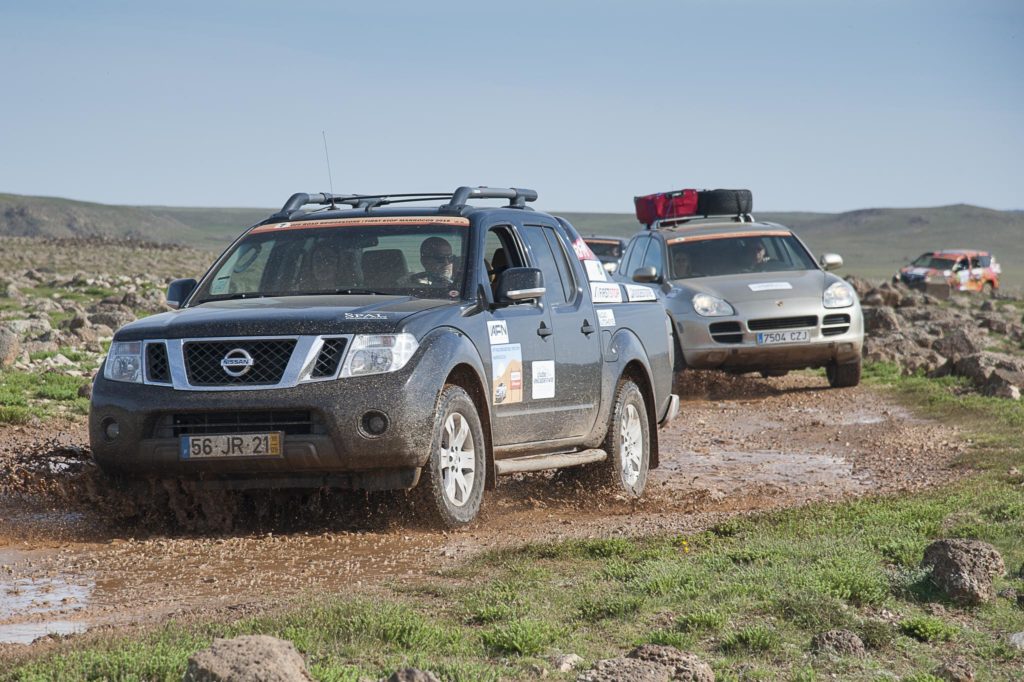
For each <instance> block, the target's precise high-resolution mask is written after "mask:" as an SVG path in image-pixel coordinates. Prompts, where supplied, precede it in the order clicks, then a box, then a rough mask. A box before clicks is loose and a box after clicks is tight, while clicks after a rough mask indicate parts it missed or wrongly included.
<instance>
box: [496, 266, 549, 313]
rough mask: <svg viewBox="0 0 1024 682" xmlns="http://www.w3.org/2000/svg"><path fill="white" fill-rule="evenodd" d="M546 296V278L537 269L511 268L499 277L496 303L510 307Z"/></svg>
mask: <svg viewBox="0 0 1024 682" xmlns="http://www.w3.org/2000/svg"><path fill="white" fill-rule="evenodd" d="M543 295H544V276H543V275H542V274H541V272H540V270H539V269H537V268H509V269H508V270H505V271H504V272H502V273H501V274H500V275H498V292H497V294H496V295H495V297H494V298H495V302H496V303H498V304H499V305H509V304H510V303H518V302H519V301H528V300H530V299H533V298H540V297H541V296H543Z"/></svg>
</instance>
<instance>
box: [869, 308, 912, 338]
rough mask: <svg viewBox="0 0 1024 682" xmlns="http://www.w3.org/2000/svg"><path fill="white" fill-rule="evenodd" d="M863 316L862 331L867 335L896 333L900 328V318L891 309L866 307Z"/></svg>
mask: <svg viewBox="0 0 1024 682" xmlns="http://www.w3.org/2000/svg"><path fill="white" fill-rule="evenodd" d="M862 312H863V314H864V331H865V332H866V333H867V334H881V333H886V332H898V331H900V329H901V328H902V325H900V318H899V317H898V316H897V315H896V313H895V312H893V310H892V308H885V307H870V306H866V307H864V308H863V310H862Z"/></svg>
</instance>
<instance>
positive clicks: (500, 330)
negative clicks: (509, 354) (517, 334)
mask: <svg viewBox="0 0 1024 682" xmlns="http://www.w3.org/2000/svg"><path fill="white" fill-rule="evenodd" d="M487 338H488V339H489V340H490V342H491V345H492V346H493V345H494V344H496V343H508V323H507V322H505V321H504V320H499V321H497V322H488V323H487Z"/></svg>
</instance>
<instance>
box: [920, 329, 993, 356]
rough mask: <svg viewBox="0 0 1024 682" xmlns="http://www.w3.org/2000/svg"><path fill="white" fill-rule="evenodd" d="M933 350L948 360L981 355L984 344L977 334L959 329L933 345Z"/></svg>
mask: <svg viewBox="0 0 1024 682" xmlns="http://www.w3.org/2000/svg"><path fill="white" fill-rule="evenodd" d="M932 348H933V349H934V350H935V351H936V352H937V353H939V354H940V355H945V356H946V357H947V358H958V357H965V356H968V355H974V354H976V353H980V352H981V350H982V344H981V342H980V341H979V340H978V337H977V335H976V334H969V333H968V332H967V331H965V330H963V329H957V330H955V331H953V332H950V333H949V334H947V335H946V336H943V337H942V338H941V339H939V340H938V341H936V342H935V343H934V344H932Z"/></svg>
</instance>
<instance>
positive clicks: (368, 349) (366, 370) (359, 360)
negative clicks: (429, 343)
mask: <svg viewBox="0 0 1024 682" xmlns="http://www.w3.org/2000/svg"><path fill="white" fill-rule="evenodd" d="M419 347H420V344H419V343H417V341H416V337H415V336H413V335H412V334H358V335H356V337H355V338H353V339H352V347H351V348H349V351H348V357H347V358H346V359H345V366H344V367H342V368H341V376H343V377H356V376H361V375H363V374H382V373H384V372H396V371H398V370H400V369H402V368H403V367H405V365H406V363H407V362H409V358H411V357H412V356H413V353H415V352H416V349H417V348H419Z"/></svg>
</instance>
